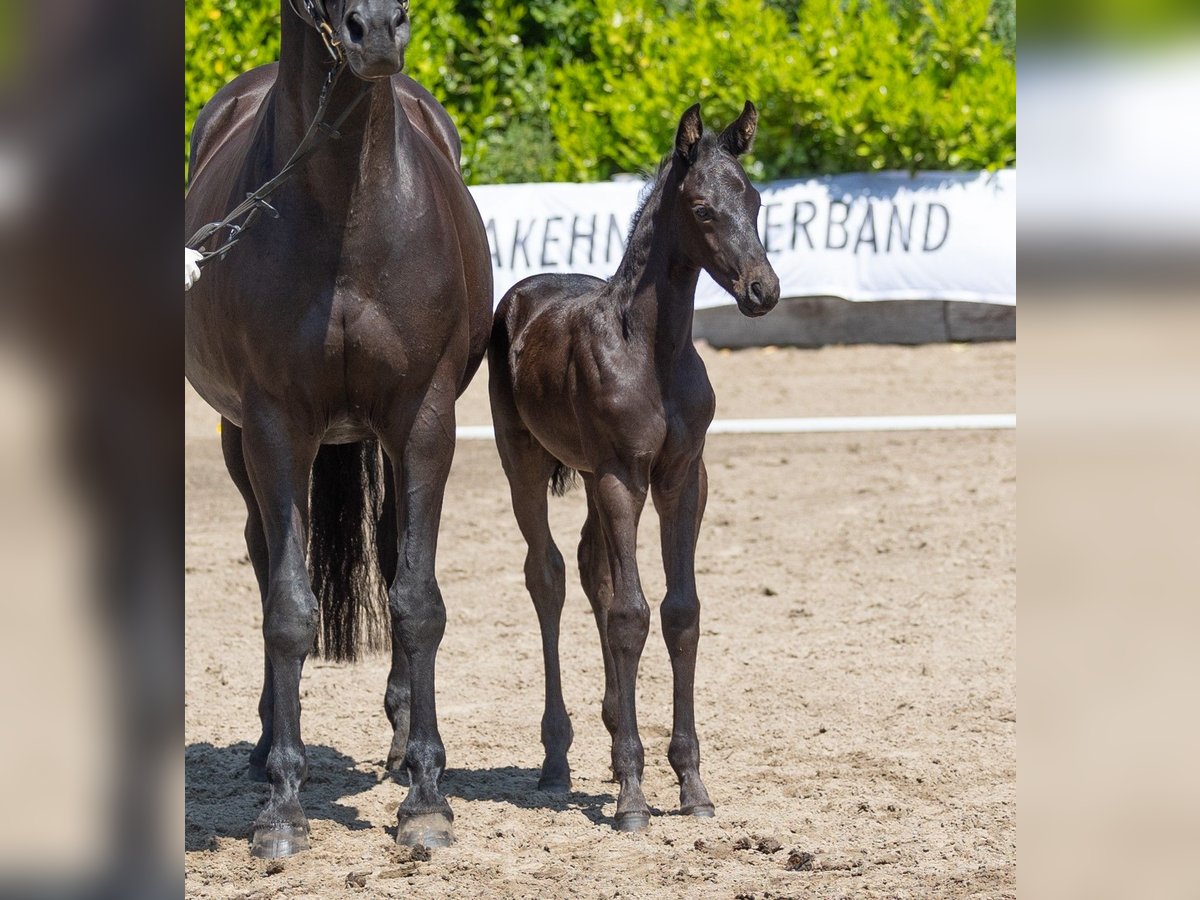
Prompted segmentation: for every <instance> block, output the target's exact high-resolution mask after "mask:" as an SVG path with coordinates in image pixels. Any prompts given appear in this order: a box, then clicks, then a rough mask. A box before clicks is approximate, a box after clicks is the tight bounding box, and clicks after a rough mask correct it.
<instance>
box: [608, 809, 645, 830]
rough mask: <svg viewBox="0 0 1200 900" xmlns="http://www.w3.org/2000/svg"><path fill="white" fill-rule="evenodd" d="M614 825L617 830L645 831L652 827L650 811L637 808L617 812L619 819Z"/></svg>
mask: <svg viewBox="0 0 1200 900" xmlns="http://www.w3.org/2000/svg"><path fill="white" fill-rule="evenodd" d="M613 827H614V828H616V829H617V831H645V830H646V829H647V828H649V827H650V813H648V812H638V811H636V810H634V811H631V812H623V813H617V821H616V824H615V825H614V826H613Z"/></svg>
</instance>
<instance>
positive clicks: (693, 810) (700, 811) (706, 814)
mask: <svg viewBox="0 0 1200 900" xmlns="http://www.w3.org/2000/svg"><path fill="white" fill-rule="evenodd" d="M679 814H680V815H681V816H695V817H696V818H697V819H711V818H712V817H713V816H715V815H716V814H717V811H716V810H715V809H713V805H712V804H711V803H701V804H700V805H699V806H685V807H683V808H682V809H680V810H679Z"/></svg>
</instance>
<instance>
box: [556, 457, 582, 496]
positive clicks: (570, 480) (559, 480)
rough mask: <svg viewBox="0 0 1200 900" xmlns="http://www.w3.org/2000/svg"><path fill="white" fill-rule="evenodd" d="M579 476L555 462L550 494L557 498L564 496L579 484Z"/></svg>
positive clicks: (567, 467) (572, 470)
mask: <svg viewBox="0 0 1200 900" xmlns="http://www.w3.org/2000/svg"><path fill="white" fill-rule="evenodd" d="M578 475H579V473H578V472H576V471H575V470H574V469H572V468H570V467H569V466H564V465H563V464H562V463H560V462H555V465H554V473H553V474H552V475H551V476H550V493H551V494H553V495H554V496H555V497H561V496H563V495H564V494H565V493H566V492H567V491H569V490H570V489H571V488H573V487H575V485H576V484H577V483H578V479H577V476H578Z"/></svg>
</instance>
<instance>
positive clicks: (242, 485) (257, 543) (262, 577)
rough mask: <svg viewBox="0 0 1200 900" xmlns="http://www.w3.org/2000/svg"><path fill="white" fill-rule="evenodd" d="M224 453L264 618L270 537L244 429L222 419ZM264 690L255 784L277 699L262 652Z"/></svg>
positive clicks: (263, 777) (261, 776)
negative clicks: (242, 508) (241, 504)
mask: <svg viewBox="0 0 1200 900" xmlns="http://www.w3.org/2000/svg"><path fill="white" fill-rule="evenodd" d="M221 452H222V453H223V454H224V456H225V468H226V469H228V470H229V477H230V478H232V479H233V483H234V484H235V485H236V486H237V489H238V493H240V494H241V495H242V499H243V500H244V501H245V502H246V552H247V554H248V555H249V556H250V564H251V565H252V566H253V567H254V577H255V579H256V580H257V581H258V594H259V599H260V601H261V602H262V608H263V614H264V615H265V614H266V611H267V573H268V570H269V569H270V564H269V562H268V559H267V536H266V534H264V533H263V523H262V515H261V514H260V513H259V511H258V500H257V499H256V498H255V496H254V487H253V486H252V485H251V484H250V473H249V472H248V471H246V457H245V455H244V454H243V452H242V429H240V428H238V427H237V426H236V425H234V424H233V423H232V422H230V421H229V420H228V419H226V418H224V417H222V418H221ZM263 656H264V659H265V661H264V663H263V688H262V695H261V696H260V698H259V701H258V718H259V721H260V722H261V723H262V734H261V735H260V736H259V738H258V743H257V744H255V745H254V749H253V750H251V751H250V779H251V780H252V781H262V782H265V781H267V754H268V753H270V752H271V728H272V724H271V720H272V719H273V718H274V715H275V711H274V710H275V699H274V690H275V689H274V686H273V679H272V678H271V657H270V656H269V655H268V654H267V653H266V650H265V648H264V651H263Z"/></svg>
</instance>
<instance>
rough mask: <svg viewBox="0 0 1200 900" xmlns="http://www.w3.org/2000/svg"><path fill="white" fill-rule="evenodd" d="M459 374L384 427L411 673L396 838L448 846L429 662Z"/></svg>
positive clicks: (399, 633)
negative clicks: (405, 781)
mask: <svg viewBox="0 0 1200 900" xmlns="http://www.w3.org/2000/svg"><path fill="white" fill-rule="evenodd" d="M456 386H457V380H456V379H453V378H445V379H444V380H442V381H440V382H438V381H435V382H434V383H433V384H432V385H430V387H429V390H428V391H427V393H426V396H425V398H424V399H423V401H422V405H421V407H420V409H418V410H415V411H414V410H405V409H403V408H401V409H397V410H395V411H394V415H395V416H396V418H395V420H394V421H392V422H391V423H390V424H389V426H388V427H386V428H384V429H382V430H381V433H380V438H381V440H382V441H383V445H384V449H385V450H386V451H387V454H388V457H389V458H390V459H391V460H392V465H393V475H394V476H395V478H396V487H397V491H396V494H397V496H398V497H400V496H401V495H402V500H400V501H398V502H397V504H396V517H397V526H398V527H397V530H398V535H399V541H398V551H399V552H398V555H397V565H396V577H395V578H394V580H393V581H392V583H391V587H390V588H389V590H388V605H389V608H390V610H391V614H392V621H393V623H394V626H393V634H394V638H398V639H399V643H400V645H401V647H402V649H403V651H404V655H405V659H407V661H408V675H409V678H408V680H409V691H410V706H409V732H408V740H407V742H406V745H405V751H404V763H403V765H404V768H405V770H406V771H407V772H408V778H409V790H408V796H407V797H405V799H404V802H403V803H401V804H400V809H399V810H398V811H397V813H396V818H397V820H398V829H397V832H396V840H397V842H398V843H401V844H407V845H409V846H414V845H416V844H424V845H425V846H427V847H445V846H448V845H449V844H451V843H453V841H454V826H453V819H454V813H453V812H452V811H451V810H450V804H449V803H447V802H446V798H445V796H443V794H442V791H441V786H440V785H441V779H442V773H443V772H444V771H445V768H446V748H445V746H444V745H443V744H442V738H441V735H440V734H439V733H438V726H437V705H436V695H435V690H434V665H435V663H436V660H437V650H438V645H439V644H440V643H441V640H442V634H443V633H444V632H445V630H446V607H445V604H444V603H443V602H442V592H441V589H440V588H439V587H438V583H437V578H436V575H435V568H436V558H437V539H438V528H439V525H440V524H441V517H442V498H443V495H444V493H445V489H446V479H447V478H448V477H449V475H450V463H451V461H452V460H453V457H454V400H455V393H456V391H455V388H456Z"/></svg>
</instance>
